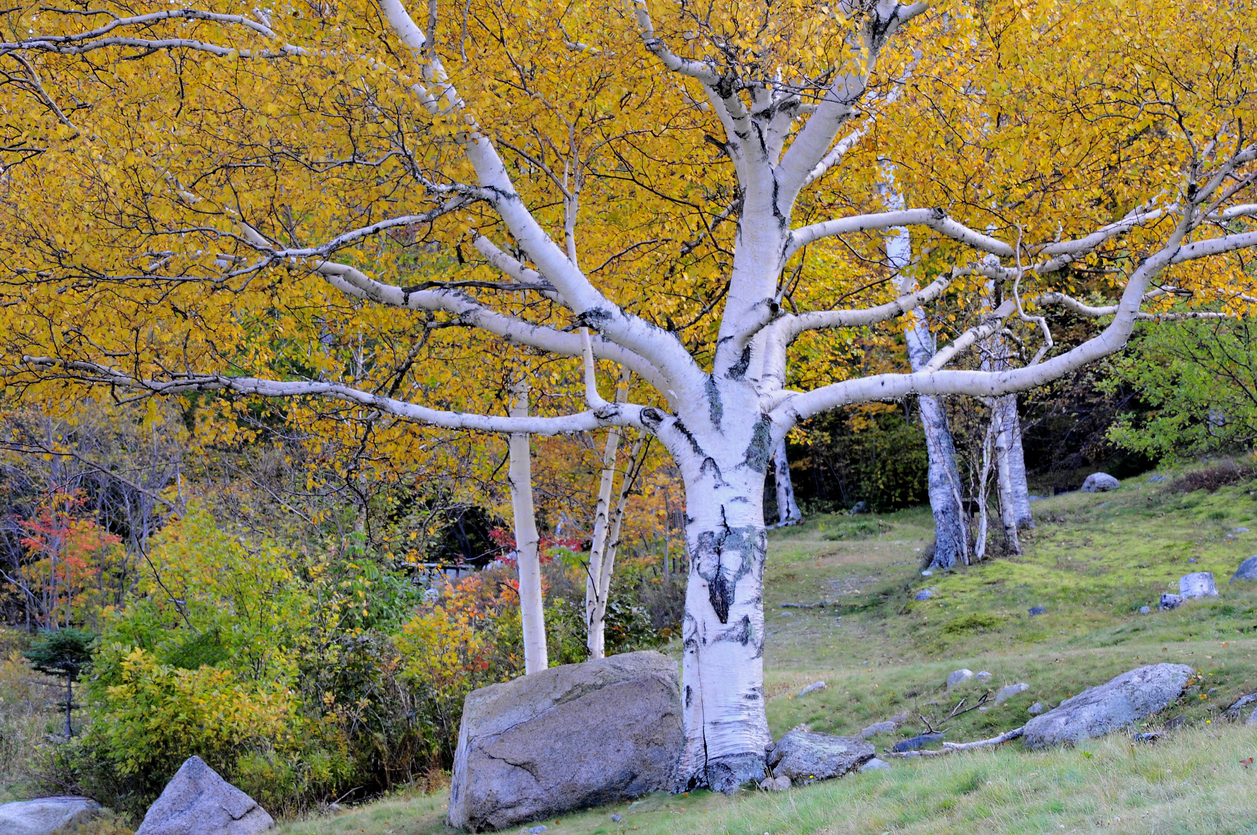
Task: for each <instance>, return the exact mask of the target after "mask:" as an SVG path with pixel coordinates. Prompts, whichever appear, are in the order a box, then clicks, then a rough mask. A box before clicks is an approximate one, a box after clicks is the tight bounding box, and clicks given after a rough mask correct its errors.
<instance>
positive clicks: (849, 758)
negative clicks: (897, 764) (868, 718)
mask: <svg viewBox="0 0 1257 835" xmlns="http://www.w3.org/2000/svg"><path fill="white" fill-rule="evenodd" d="M873 754H874V750H873V746H872V745H871V744H870V743H868V742H865V741H864V740H862V739H852V738H851V737H848V736H833V735H832V734H818V733H814V732H812V731H805V730H803V729H801V728H795V729H794V730H792V731H789V732H787V733H786V735H785V736H783V737H782V738H781V739H779V740H777V744H776V745H774V746H773V748H772V750H771V751H770V752H769V753H768V766H769V767H770V768H771V769H772V770H773V774H775V775H776V776H777V777H781V776H783V775H784V776H786V777H789V778H790V782H791V783H793V784H795V785H799V784H807V783H812V782H815V781H817V780H828V779H830V778H831V777H841V776H842V775H844V774H846V773H847V772H848V771H851V770H852V769H856V768H859V767H860V766H862V765H864V764H865V763H866V762H868V761H869V760H871V759H873Z"/></svg>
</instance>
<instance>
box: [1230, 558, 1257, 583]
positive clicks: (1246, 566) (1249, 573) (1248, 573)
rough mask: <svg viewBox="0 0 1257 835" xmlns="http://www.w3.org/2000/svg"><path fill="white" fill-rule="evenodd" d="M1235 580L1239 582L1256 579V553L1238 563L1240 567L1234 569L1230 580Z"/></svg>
mask: <svg viewBox="0 0 1257 835" xmlns="http://www.w3.org/2000/svg"><path fill="white" fill-rule="evenodd" d="M1236 580H1239V581H1241V582H1245V581H1247V582H1253V581H1257V555H1254V556H1251V557H1249V558H1248V559H1246V560H1244V561H1243V562H1242V563H1240V567H1239V568H1237V569H1235V573H1234V574H1232V575H1231V582H1232V583H1234V582H1235V581H1236Z"/></svg>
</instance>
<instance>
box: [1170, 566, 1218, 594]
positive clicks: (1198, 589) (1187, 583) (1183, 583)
mask: <svg viewBox="0 0 1257 835" xmlns="http://www.w3.org/2000/svg"><path fill="white" fill-rule="evenodd" d="M1178 593H1179V595H1181V596H1182V597H1183V598H1184V599H1187V598H1189V597H1217V596H1218V586H1217V584H1216V583H1214V581H1213V572H1211V571H1197V572H1195V573H1194V574H1184V575H1183V576H1182V577H1179V578H1178Z"/></svg>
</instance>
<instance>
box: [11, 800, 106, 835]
mask: <svg viewBox="0 0 1257 835" xmlns="http://www.w3.org/2000/svg"><path fill="white" fill-rule="evenodd" d="M100 813H101V807H100V804H99V803H97V802H96V801H95V800H89V799H88V798H86V797H41V798H39V799H37V800H22V801H19V802H17V803H5V804H4V805H3V806H0V833H3V835H52V833H53V832H57V831H58V830H62V831H64V830H68V829H71V828H73V827H77V826H78V825H79V824H84V823H87V822H88V821H91V820H92V819H94V818H96V817H98V816H99V815H100Z"/></svg>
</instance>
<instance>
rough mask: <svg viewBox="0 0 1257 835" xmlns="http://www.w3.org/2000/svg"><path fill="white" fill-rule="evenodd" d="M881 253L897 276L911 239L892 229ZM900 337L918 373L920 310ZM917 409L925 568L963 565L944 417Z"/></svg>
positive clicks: (926, 403) (931, 403) (926, 331)
mask: <svg viewBox="0 0 1257 835" xmlns="http://www.w3.org/2000/svg"><path fill="white" fill-rule="evenodd" d="M896 201H897V203H896ZM887 203H889V204H891V205H892V206H895V205H899V206H902V204H903V200H902V198H901V197H900V196H899V195H898V194H892V195H891V197H890V198H889V199H888V200H887ZM886 254H887V257H888V258H889V259H890V262H891V268H892V269H893V270H894V271H895V272H897V273H902V271H903V270H905V269H906V268H907V267H908V266H909V265H910V264H911V263H912V237H911V233H909V231H908V229H907V228H905V227H902V226H901V227H897V228H896V229H895V230H894V234H892V235H890V236H888V237H887V239H886ZM916 285H917V282H916V281H914V280H913V279H912V278H911V277H909V276H904V277H903V278H902V280H901V281H900V292H901V293H910V292H912V291H913V290H915V289H916ZM904 337H905V340H906V342H907V348H908V362H909V363H910V365H911V366H912V370H913V371H920V370H921V369H923V368H925V366H926V365H928V364H929V362H930V359H931V358H932V357H933V356H934V335H933V334H932V333H930V326H929V322H928V321H927V320H926V318H925V313H924V311H922V310H921V308H919V307H918V308H916V309H915V310H913V311H911V312H910V313H909V314H908V316H907V319H906V325H905V328H904ZM917 408H918V410H919V411H920V413H921V428H922V430H923V431H924V432H925V448H926V453H927V455H928V459H929V469H928V475H927V478H928V482H929V484H928V487H929V497H930V510H931V511H932V512H933V514H934V554H933V556H931V558H930V564H929V568H931V569H948V568H953V567H955V566H956V565H957V564H964V565H968V564H969V555H970V549H969V516H968V514H967V513H965V512H964V502H963V496H962V495H961V490H960V470H959V468H958V467H957V466H956V445H955V443H954V441H953V440H952V434H951V428H950V427H949V426H948V425H947V412H946V411H945V410H944V408H943V404H942V402H941V401H940V400H939V398H937V397H931V396H930V395H926V394H923V395H920V396H918V397H917Z"/></svg>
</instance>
